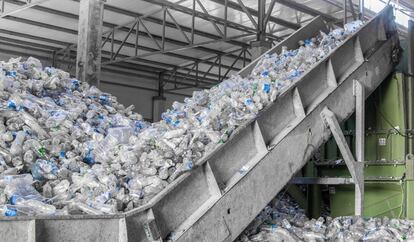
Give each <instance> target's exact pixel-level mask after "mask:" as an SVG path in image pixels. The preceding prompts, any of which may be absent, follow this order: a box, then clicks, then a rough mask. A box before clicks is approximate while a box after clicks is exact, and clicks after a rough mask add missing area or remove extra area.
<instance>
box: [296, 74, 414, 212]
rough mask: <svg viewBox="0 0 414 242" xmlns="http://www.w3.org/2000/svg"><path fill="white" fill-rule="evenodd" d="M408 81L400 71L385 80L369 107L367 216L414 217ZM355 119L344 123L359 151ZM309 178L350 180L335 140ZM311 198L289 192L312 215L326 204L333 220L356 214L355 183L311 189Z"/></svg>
mask: <svg viewBox="0 0 414 242" xmlns="http://www.w3.org/2000/svg"><path fill="white" fill-rule="evenodd" d="M406 83H407V80H406V78H405V76H404V75H403V74H401V73H396V74H394V75H393V76H391V77H389V78H388V79H387V80H385V81H384V82H383V83H382V84H381V86H379V87H378V89H377V90H376V91H375V92H374V93H373V94H371V96H370V97H368V99H367V100H366V103H365V109H366V110H365V128H366V131H365V135H366V137H365V160H366V162H365V168H364V175H365V196H364V200H365V201H364V216H366V217H381V216H387V217H392V218H409V219H414V174H413V171H414V167H413V157H412V155H408V154H410V153H412V151H411V150H410V149H409V147H410V146H411V140H412V139H413V138H414V136H413V134H412V133H411V131H410V130H409V129H407V125H406V124H407V122H409V120H408V117H406V115H405V114H406V113H408V111H407V110H408V109H410V108H411V107H410V105H408V102H407V91H406V90H407V88H406ZM354 120H355V118H354V117H351V118H350V119H349V120H348V121H346V122H345V123H343V124H342V131H343V133H344V135H345V137H346V139H347V142H348V145H349V147H355V137H354V133H355V122H354ZM302 175H303V176H305V177H345V178H350V177H351V176H350V173H349V171H348V168H347V166H346V165H345V163H344V162H343V161H342V158H341V153H340V152H339V149H338V148H337V145H336V142H335V140H334V139H333V138H331V140H329V141H328V142H327V143H326V144H325V145H324V146H323V147H322V148H320V149H319V153H318V154H316V155H315V159H313V160H311V161H310V162H308V165H307V166H306V167H305V168H304V169H303V171H302ZM306 186H307V189H306V194H307V195H306V197H305V199H304V198H303V196H298V195H299V194H300V192H299V191H298V188H297V187H295V186H294V185H289V187H288V191H289V193H290V194H291V195H293V196H294V197H295V198H297V199H299V200H301V201H299V202H300V203H302V205H303V206H304V207H305V208H306V209H307V210H308V215H309V216H310V217H318V216H319V215H320V214H321V210H322V208H321V204H322V201H324V203H325V204H328V205H329V207H330V216H332V217H337V216H346V215H353V214H354V197H355V191H354V185H353V184H337V185H321V184H313V185H306ZM303 200H306V201H303Z"/></svg>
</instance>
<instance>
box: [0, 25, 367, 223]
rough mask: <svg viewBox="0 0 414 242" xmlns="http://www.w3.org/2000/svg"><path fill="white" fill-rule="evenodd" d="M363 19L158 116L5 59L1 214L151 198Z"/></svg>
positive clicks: (29, 63) (109, 208)
mask: <svg viewBox="0 0 414 242" xmlns="http://www.w3.org/2000/svg"><path fill="white" fill-rule="evenodd" d="M360 26H362V22H360V21H357V22H352V23H350V24H348V25H346V26H345V29H335V30H333V31H331V32H330V33H328V34H325V33H322V32H321V33H320V34H319V35H318V36H315V37H314V38H312V39H307V40H304V41H301V42H300V48H298V49H296V50H288V49H286V48H284V49H283V51H282V53H279V54H273V55H267V56H265V57H264V58H263V59H262V60H261V61H260V62H259V63H258V65H257V66H256V68H255V69H254V70H253V72H252V74H251V75H250V76H249V77H247V78H241V77H240V76H232V77H231V78H229V79H227V80H225V81H223V82H222V83H220V84H219V85H217V86H215V87H213V88H211V89H210V90H202V91H196V92H194V93H193V96H192V97H191V98H186V99H185V101H184V103H179V102H175V103H174V104H173V105H172V108H171V109H170V110H168V111H167V112H165V113H163V115H162V121H160V122H157V123H148V122H145V121H143V119H142V117H141V115H139V114H137V113H135V112H133V109H134V107H133V106H129V107H125V106H123V105H122V104H120V103H119V102H118V101H117V99H116V97H114V96H112V95H110V94H108V93H104V92H102V91H100V90H99V89H97V88H96V87H94V86H90V85H89V84H87V83H84V82H80V81H78V80H76V79H73V78H71V77H70V76H69V74H68V73H67V72H64V71H62V70H59V69H55V68H52V67H45V68H44V67H43V66H42V64H41V63H40V61H39V60H37V59H35V58H28V59H27V60H25V61H23V60H22V59H21V58H16V59H10V60H9V61H7V62H0V68H1V72H0V101H1V102H0V112H1V116H0V118H1V121H2V122H0V174H1V175H0V208H1V209H0V212H1V214H2V215H3V216H16V215H62V214H81V213H87V214H95V215H100V214H112V213H117V212H122V211H128V210H131V209H133V208H136V207H139V206H141V205H143V204H145V203H146V202H148V200H150V199H151V198H153V197H154V196H155V195H157V194H158V193H159V192H160V191H162V190H163V189H164V188H165V187H166V186H167V185H168V184H169V183H171V182H172V181H174V180H175V179H176V178H177V177H178V176H180V175H181V174H183V173H185V172H187V171H189V170H191V169H192V167H193V166H194V164H195V163H196V162H197V161H198V160H200V159H201V158H202V157H204V156H205V155H206V154H207V153H209V152H212V151H214V149H215V148H217V146H218V145H220V144H222V143H224V142H226V141H227V140H228V139H229V137H230V136H231V135H232V133H233V132H234V130H235V129H236V128H237V127H239V126H240V125H242V124H245V123H246V122H248V121H250V120H252V119H254V118H255V117H256V115H257V114H258V112H259V111H260V110H261V109H263V107H265V106H267V105H269V104H270V103H272V102H273V101H275V99H276V98H277V95H278V93H280V91H281V90H282V89H283V88H286V87H287V86H289V85H290V84H291V83H292V82H293V81H295V80H297V79H298V78H299V77H300V76H301V75H302V74H303V73H304V72H306V71H308V70H310V69H311V68H312V66H313V65H315V63H317V62H318V61H319V60H321V59H323V58H324V57H326V55H328V54H329V52H330V51H332V50H333V49H334V48H336V47H337V46H338V45H339V44H341V43H342V42H343V40H344V39H345V38H346V37H347V36H349V34H351V33H352V32H354V31H356V30H357V29H358V28H359V27H360ZM143 105H145V104H143Z"/></svg>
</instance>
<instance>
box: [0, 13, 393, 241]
mask: <svg viewBox="0 0 414 242" xmlns="http://www.w3.org/2000/svg"><path fill="white" fill-rule="evenodd" d="M320 30H322V31H325V32H327V30H328V26H327V25H326V24H325V22H324V21H323V20H322V18H320V17H317V18H315V19H313V20H312V21H311V22H310V23H308V24H307V25H305V26H303V27H302V28H300V29H299V30H298V31H296V32H295V33H294V34H292V35H291V36H289V37H288V38H286V39H285V40H284V41H282V42H281V43H279V44H278V45H277V46H275V47H274V48H272V49H271V50H270V51H269V52H270V53H274V52H280V51H281V49H282V47H283V46H286V47H287V48H288V49H296V48H297V47H298V41H299V40H303V39H307V38H309V37H311V36H315V35H317V34H318V33H319V31H320ZM397 50H399V41H398V34H397V31H396V27H395V25H394V21H393V13H392V8H390V7H388V8H386V9H384V10H383V11H382V12H381V13H379V14H378V15H377V16H376V17H374V18H373V19H371V20H370V21H369V22H367V23H366V24H365V25H364V26H363V27H362V28H361V29H360V30H358V31H357V32H356V33H355V34H353V35H352V36H350V37H348V38H347V39H346V40H345V41H344V42H343V43H342V44H341V45H340V46H338V47H337V48H336V49H335V50H333V51H332V52H331V53H330V54H329V55H328V56H326V57H325V58H324V59H322V60H321V61H319V62H318V63H315V64H314V66H313V68H312V69H311V70H309V71H308V72H306V73H304V74H303V75H302V76H301V78H299V79H298V80H296V81H295V82H294V83H293V84H292V85H291V86H290V87H288V88H286V89H285V90H284V91H283V93H281V94H280V95H279V96H278V98H277V100H276V101H275V102H274V103H272V104H271V105H269V106H268V107H267V108H265V109H264V110H263V111H262V112H261V113H260V114H259V116H258V117H257V119H256V120H254V121H251V122H249V123H247V124H245V125H244V126H242V127H240V128H239V129H238V130H237V131H236V133H235V134H234V135H233V136H232V137H231V139H230V140H229V141H228V142H226V143H224V144H222V145H221V146H220V147H219V148H218V149H217V150H215V151H214V152H213V153H211V154H209V155H208V156H206V157H205V158H204V159H202V160H200V161H199V162H198V163H197V164H196V165H195V167H194V169H193V170H192V171H191V172H188V173H186V174H184V175H182V176H181V177H179V178H178V179H177V180H175V181H174V182H173V183H172V184H170V185H169V186H168V187H167V188H166V189H165V190H164V191H162V192H161V193H160V194H158V195H157V196H156V197H154V198H153V199H152V200H151V201H150V202H149V203H148V204H146V205H144V206H142V207H140V208H137V209H134V210H132V211H129V212H126V213H123V214H118V215H107V216H93V215H71V216H53V217H35V218H34V217H15V218H3V219H2V220H1V221H0V231H1V234H2V236H3V237H7V238H8V240H10V241H162V240H163V239H165V238H167V237H168V238H169V239H171V240H173V241H232V240H234V239H235V238H237V236H238V235H239V234H240V233H241V232H242V231H243V229H244V228H245V227H246V226H247V225H248V224H249V223H250V222H251V221H252V220H253V219H254V218H255V216H256V215H257V214H258V213H259V211H260V210H261V209H262V208H263V207H264V206H265V205H266V204H267V203H268V202H269V201H270V200H271V199H272V198H273V197H274V196H275V195H276V194H277V193H278V192H279V191H280V190H281V189H282V188H283V187H284V186H285V185H286V184H287V183H288V182H289V180H291V178H292V177H293V176H294V175H295V174H296V173H297V172H298V171H299V170H300V169H301V168H302V167H303V166H304V165H305V164H306V163H307V161H308V160H309V158H310V157H311V156H312V155H313V153H314V152H315V151H316V150H317V148H318V147H319V146H321V145H322V144H324V143H325V142H326V141H327V140H328V139H329V137H330V135H331V133H333V134H334V136H335V139H336V140H337V143H338V145H339V146H340V148H341V151H342V155H343V156H344V157H345V160H346V162H347V163H346V164H347V166H348V169H349V170H350V172H351V174H352V179H349V181H350V182H353V183H355V184H356V187H357V188H358V189H357V190H358V192H357V195H358V196H359V198H360V199H359V200H358V199H356V201H357V205H358V206H357V209H356V210H357V211H359V212H361V211H362V201H363V199H362V197H361V196H363V173H362V167H363V166H362V165H361V164H362V161H364V160H363V159H364V156H363V152H362V151H361V150H362V149H361V147H364V146H363V138H361V137H363V136H364V134H363V133H364V129H363V125H362V126H361V124H362V123H363V104H364V99H365V97H367V96H368V95H369V94H370V93H372V92H373V91H374V90H375V89H376V88H377V87H378V86H379V85H380V83H381V82H382V81H383V80H384V79H385V78H386V77H387V76H388V75H389V74H390V73H391V71H392V70H393V68H394V65H395V64H396V62H397V59H398V56H397V55H398V51H397ZM255 64H256V62H252V63H251V64H250V65H249V66H247V67H246V68H245V69H244V70H242V71H241V72H240V73H239V74H240V75H242V76H246V75H247V74H248V73H250V71H251V70H252V68H253V67H254V66H255ZM364 93H365V95H364ZM356 104H358V105H356ZM361 105H362V107H361ZM356 107H357V108H356ZM355 110H356V111H357V122H356V126H357V130H358V133H357V137H360V138H359V139H358V140H359V141H358V142H357V143H358V145H357V150H358V152H357V159H356V161H355V159H353V157H352V154H351V153H350V150H349V147H348V146H347V145H346V142H344V140H345V138H344V136H343V134H342V132H341V131H340V127H339V122H342V121H344V120H346V119H348V118H349V117H350V116H351V115H352V114H353V113H354V111H355ZM358 127H359V129H358ZM331 131H332V132H331ZM338 141H340V142H338ZM341 141H342V142H341Z"/></svg>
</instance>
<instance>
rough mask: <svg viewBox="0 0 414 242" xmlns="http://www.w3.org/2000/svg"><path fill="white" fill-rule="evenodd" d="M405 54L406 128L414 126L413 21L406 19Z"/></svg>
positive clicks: (412, 148)
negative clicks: (406, 61)
mask: <svg viewBox="0 0 414 242" xmlns="http://www.w3.org/2000/svg"><path fill="white" fill-rule="evenodd" d="M407 44H408V46H407V49H408V51H407V55H408V70H407V72H408V78H407V79H408V81H407V89H408V90H407V94H408V95H407V102H408V105H407V111H408V114H407V121H408V123H407V129H410V130H412V129H413V128H414V96H413V93H414V77H413V76H414V21H412V20H410V21H408V39H407ZM407 152H408V153H410V154H414V142H413V140H412V139H408V151H407Z"/></svg>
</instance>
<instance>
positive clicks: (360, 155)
mask: <svg viewBox="0 0 414 242" xmlns="http://www.w3.org/2000/svg"><path fill="white" fill-rule="evenodd" d="M354 87H355V118H356V122H355V153H356V154H355V156H356V162H357V163H358V166H357V172H359V175H358V176H359V178H360V179H361V180H358V181H357V180H356V181H355V214H356V215H362V212H363V211H364V207H363V206H364V161H365V150H364V149H365V87H364V85H363V84H362V83H361V82H359V81H354ZM357 182H359V184H357ZM357 212H359V214H357Z"/></svg>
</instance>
